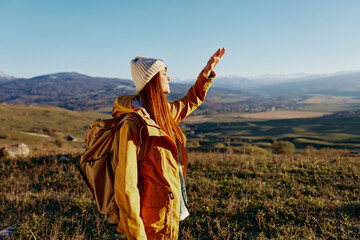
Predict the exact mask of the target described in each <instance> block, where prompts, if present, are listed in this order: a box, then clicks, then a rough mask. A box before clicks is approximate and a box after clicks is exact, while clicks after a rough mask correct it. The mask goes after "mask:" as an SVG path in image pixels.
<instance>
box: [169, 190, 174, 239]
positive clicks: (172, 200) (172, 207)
mask: <svg viewBox="0 0 360 240" xmlns="http://www.w3.org/2000/svg"><path fill="white" fill-rule="evenodd" d="M169 195H170V199H171V210H170V213H171V218H170V221H171V223H170V226H171V227H170V239H171V240H172V239H173V221H174V219H173V215H174V212H173V209H174V194H173V193H172V191H170V192H169Z"/></svg>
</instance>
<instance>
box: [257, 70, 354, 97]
mask: <svg viewBox="0 0 360 240" xmlns="http://www.w3.org/2000/svg"><path fill="white" fill-rule="evenodd" d="M251 91H255V92H262V93H267V94H287V95H294V94H326V95H340V96H342V95H349V96H360V72H352V73H342V74H334V75H329V76H323V77H319V78H314V79H306V80H298V81H293V82H288V83H287V82H283V83H281V84H274V85H271V86H265V87H258V88H254V89H251Z"/></svg>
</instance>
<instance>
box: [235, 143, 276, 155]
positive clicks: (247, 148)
mask: <svg viewBox="0 0 360 240" xmlns="http://www.w3.org/2000/svg"><path fill="white" fill-rule="evenodd" d="M234 150H235V151H234V152H235V153H237V152H240V153H247V154H255V155H270V153H269V152H268V151H267V150H266V149H263V148H261V147H259V146H256V145H251V144H244V145H243V146H241V147H235V148H234Z"/></svg>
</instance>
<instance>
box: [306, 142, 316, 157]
mask: <svg viewBox="0 0 360 240" xmlns="http://www.w3.org/2000/svg"><path fill="white" fill-rule="evenodd" d="M315 153H316V149H315V148H314V147H313V146H310V145H309V146H306V148H305V149H304V155H305V156H311V155H313V154H315Z"/></svg>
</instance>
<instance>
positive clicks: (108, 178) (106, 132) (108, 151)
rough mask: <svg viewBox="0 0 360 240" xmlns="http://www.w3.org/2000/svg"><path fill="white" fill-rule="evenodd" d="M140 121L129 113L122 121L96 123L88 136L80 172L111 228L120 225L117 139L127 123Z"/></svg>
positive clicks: (117, 119)
mask: <svg viewBox="0 0 360 240" xmlns="http://www.w3.org/2000/svg"><path fill="white" fill-rule="evenodd" d="M139 118H140V117H139V116H138V115H137V114H132V113H128V114H126V115H123V116H122V117H121V118H112V119H107V120H97V121H95V122H94V123H93V124H91V125H90V126H89V128H88V129H87V131H86V134H85V139H84V142H85V145H86V147H87V149H86V150H85V152H84V153H83V154H82V155H81V159H80V163H79V170H80V173H81V175H82V177H83V179H84V181H85V183H86V185H87V187H88V189H89V190H90V192H91V193H92V194H93V196H94V199H95V202H96V204H97V206H98V209H99V211H100V213H101V214H104V215H109V219H108V221H109V223H110V224H114V225H117V224H118V222H119V209H118V206H117V205H116V203H115V196H114V172H115V169H116V165H117V162H115V161H114V159H113V146H114V145H113V140H114V135H115V133H116V131H118V130H119V129H120V128H121V126H122V124H123V123H124V122H125V121H127V120H132V121H134V122H135V123H136V125H137V126H140V124H141V120H140V119H139ZM115 146H116V144H115Z"/></svg>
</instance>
